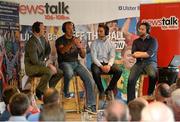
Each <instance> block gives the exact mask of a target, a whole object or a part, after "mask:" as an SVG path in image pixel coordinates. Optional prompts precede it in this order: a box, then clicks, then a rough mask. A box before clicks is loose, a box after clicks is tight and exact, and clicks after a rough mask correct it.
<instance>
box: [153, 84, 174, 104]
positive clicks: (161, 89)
mask: <svg viewBox="0 0 180 122" xmlns="http://www.w3.org/2000/svg"><path fill="white" fill-rule="evenodd" d="M169 89H170V87H169V85H168V84H167V83H160V84H158V86H157V88H156V90H155V98H156V100H157V101H161V99H162V98H168V97H170V95H171V94H170V91H169ZM161 102H163V101H161Z"/></svg>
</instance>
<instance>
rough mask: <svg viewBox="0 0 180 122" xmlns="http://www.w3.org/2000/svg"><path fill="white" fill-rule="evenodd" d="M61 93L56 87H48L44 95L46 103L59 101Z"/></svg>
mask: <svg viewBox="0 0 180 122" xmlns="http://www.w3.org/2000/svg"><path fill="white" fill-rule="evenodd" d="M59 100H60V95H59V92H58V91H57V90H56V89H55V88H48V89H47V90H46V91H45V92H44V95H43V102H44V104H48V103H55V102H59Z"/></svg>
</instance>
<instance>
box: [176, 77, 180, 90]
mask: <svg viewBox="0 0 180 122" xmlns="http://www.w3.org/2000/svg"><path fill="white" fill-rule="evenodd" d="M176 88H180V78H178V79H177V81H176Z"/></svg>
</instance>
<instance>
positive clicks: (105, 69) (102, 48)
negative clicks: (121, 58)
mask: <svg viewBox="0 0 180 122" xmlns="http://www.w3.org/2000/svg"><path fill="white" fill-rule="evenodd" d="M108 34H109V28H108V26H107V25H104V24H99V26H98V39H97V40H95V41H94V42H93V43H92V45H91V56H92V62H93V63H92V65H91V71H92V75H93V78H94V80H95V82H96V84H97V87H98V90H99V92H100V97H101V96H104V93H105V94H106V95H109V93H110V91H111V90H113V89H114V88H115V87H116V84H117V81H118V80H119V78H120V77H121V73H122V71H121V70H120V69H119V68H118V66H117V65H116V64H114V60H115V45H114V44H113V43H112V42H111V41H110V40H109V39H108V38H107V35H108ZM101 74H112V75H113V77H112V79H111V81H110V83H109V85H108V87H107V89H106V90H104V88H103V85H102V82H101Z"/></svg>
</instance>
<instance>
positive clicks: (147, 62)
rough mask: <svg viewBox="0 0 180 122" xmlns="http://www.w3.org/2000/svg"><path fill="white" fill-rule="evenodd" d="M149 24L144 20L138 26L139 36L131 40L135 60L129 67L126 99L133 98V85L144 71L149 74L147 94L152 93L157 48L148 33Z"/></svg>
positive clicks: (155, 42)
mask: <svg viewBox="0 0 180 122" xmlns="http://www.w3.org/2000/svg"><path fill="white" fill-rule="evenodd" d="M149 33H150V25H149V24H148V23H146V22H144V23H141V24H140V26H139V36H140V37H139V38H138V39H136V40H135V41H134V42H133V45H132V56H133V57H134V58H136V59H137V62H136V63H135V64H134V66H133V67H132V68H131V72H130V75H129V78H128V87H127V101H128V102H129V101H131V100H133V99H134V98H135V86H136V82H137V80H138V78H139V76H140V75H141V74H142V73H146V74H147V75H148V76H149V88H148V95H152V94H153V91H154V87H155V84H156V80H157V79H156V78H157V77H156V74H157V49H158V43H157V41H156V39H154V38H153V37H151V36H150V35H149Z"/></svg>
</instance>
